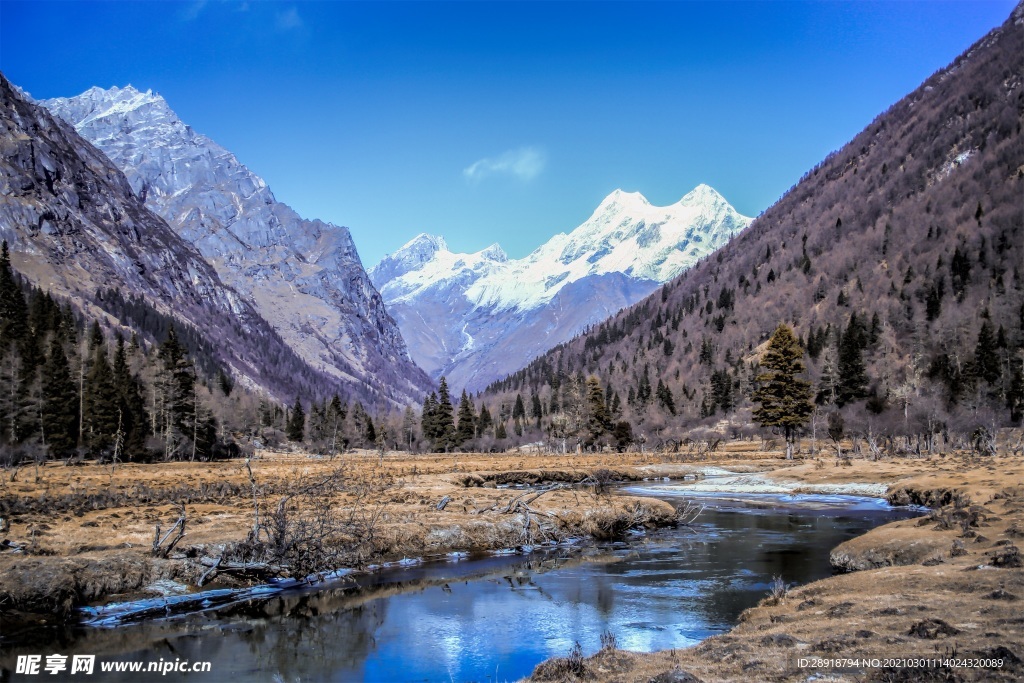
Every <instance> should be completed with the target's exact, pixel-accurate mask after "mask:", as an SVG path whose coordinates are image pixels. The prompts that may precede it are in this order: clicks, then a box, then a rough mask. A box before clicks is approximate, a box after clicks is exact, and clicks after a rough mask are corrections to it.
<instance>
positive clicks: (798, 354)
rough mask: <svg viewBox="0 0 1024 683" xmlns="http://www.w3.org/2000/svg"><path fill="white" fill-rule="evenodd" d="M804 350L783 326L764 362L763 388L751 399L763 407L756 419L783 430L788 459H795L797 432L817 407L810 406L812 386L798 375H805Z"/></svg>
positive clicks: (758, 408) (769, 344) (776, 334)
mask: <svg viewBox="0 0 1024 683" xmlns="http://www.w3.org/2000/svg"><path fill="white" fill-rule="evenodd" d="M803 355H804V350H803V349H802V348H801V347H800V344H799V342H798V341H797V340H796V337H795V336H794V335H793V330H792V329H790V328H789V326H787V325H785V324H780V325H779V327H778V329H776V330H775V334H773V335H772V338H771V341H769V343H768V350H767V351H765V354H764V358H762V359H761V367H762V372H761V373H760V374H758V376H757V381H758V382H759V383H760V386H759V387H758V388H757V390H756V391H754V394H753V396H752V398H753V400H754V401H757V402H758V403H760V406H758V407H757V408H755V409H754V412H753V418H754V420H755V421H757V423H758V424H760V425H761V426H763V427H772V428H775V429H782V430H783V433H784V434H785V437H786V458H787V459H791V458H792V457H793V440H794V438H795V436H796V431H797V429H799V428H800V427H801V426H802V425H804V424H805V423H806V422H807V420H808V418H809V417H810V416H811V413H812V412H813V410H814V406H812V405H811V400H810V399H811V384H810V382H808V381H807V380H804V379H801V378H800V377H798V376H797V375H800V374H801V373H803V372H804V362H803Z"/></svg>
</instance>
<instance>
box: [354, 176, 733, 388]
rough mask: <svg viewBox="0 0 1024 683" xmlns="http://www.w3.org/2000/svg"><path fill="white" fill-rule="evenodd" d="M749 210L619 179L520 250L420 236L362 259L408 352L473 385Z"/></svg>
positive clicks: (631, 299) (707, 241) (673, 264)
mask: <svg viewBox="0 0 1024 683" xmlns="http://www.w3.org/2000/svg"><path fill="white" fill-rule="evenodd" d="M750 221H751V219H750V218H747V217H745V216H741V215H740V214H739V213H737V212H736V210H735V209H733V208H732V206H730V205H729V203H728V202H727V201H726V200H725V199H724V198H723V197H722V196H721V195H720V194H718V192H716V191H715V190H714V189H712V188H710V187H708V186H707V185H699V186H698V187H696V188H695V189H694V190H693V191H691V192H689V193H688V194H687V195H686V196H684V197H683V198H682V199H681V200H679V201H678V202H676V203H675V204H672V205H670V206H654V205H652V204H651V203H650V202H648V201H647V199H646V198H644V196H643V195H641V194H640V193H638V192H623V191H622V190H616V191H615V192H613V193H611V194H610V195H608V197H606V198H605V200H604V201H602V202H601V204H600V205H599V206H598V207H597V209H596V210H595V211H594V213H593V215H592V216H591V217H590V218H589V219H588V220H587V221H586V222H584V223H583V224H582V225H580V226H579V227H577V228H576V229H575V230H573V231H572V232H570V233H568V234H565V233H560V234H558V235H555V236H554V237H552V238H551V239H550V240H549V241H548V242H546V243H545V244H543V245H541V246H540V247H538V248H537V249H536V250H535V251H533V252H532V253H531V254H529V255H528V256H526V257H525V258H523V259H518V260H510V259H509V258H508V257H507V256H506V255H505V252H503V251H502V250H501V247H499V246H498V245H497V244H494V245H491V246H490V247H488V248H486V249H484V250H482V251H479V252H477V253H474V254H457V253H452V252H451V251H450V250H449V249H448V246H447V244H446V243H445V241H444V239H443V238H441V237H434V236H431V235H419V236H417V237H416V238H414V239H413V240H412V241H410V242H409V243H408V244H406V245H405V246H403V247H402V248H401V249H399V250H398V251H396V252H395V253H394V254H390V255H388V256H385V257H384V258H383V259H382V260H381V262H380V263H378V264H377V265H376V266H374V267H373V268H371V269H370V278H371V279H372V280H373V282H374V284H375V285H376V286H377V288H378V289H379V290H380V292H381V295H382V296H383V297H384V301H385V302H386V304H387V306H388V310H389V311H390V312H391V314H392V315H393V316H394V317H395V319H396V320H397V321H398V324H399V327H400V328H401V329H402V334H403V335H404V337H405V339H406V341H407V343H408V344H409V349H410V353H411V354H412V357H413V359H414V360H416V362H417V363H418V364H419V365H420V367H422V368H423V369H425V370H426V371H427V372H428V373H430V374H431V375H432V376H433V377H435V378H437V377H440V376H441V375H446V376H447V377H448V380H449V383H450V384H451V385H452V386H453V387H456V388H461V387H465V388H467V389H469V390H479V389H482V388H483V387H485V386H486V385H487V384H489V383H490V382H492V381H493V380H495V379H498V378H500V377H502V376H504V375H505V374H507V373H509V372H512V371H515V370H517V369H519V368H520V367H522V366H523V365H525V364H526V363H527V362H528V361H529V360H530V359H532V358H533V357H535V356H536V355H538V354H539V353H542V352H544V351H546V350H547V349H549V348H551V347H552V346H555V345H556V344H559V343H561V342H564V341H566V340H568V339H570V338H572V337H573V336H575V335H576V334H578V333H579V332H581V331H582V330H583V329H585V328H586V327H587V326H588V325H592V324H594V323H596V322H598V321H600V320H603V319H605V318H607V317H608V316H609V315H611V314H613V313H615V312H616V311H618V310H619V309H621V308H623V307H625V306H628V305H630V304H633V303H635V302H637V301H639V300H640V299H642V298H643V297H645V296H647V295H648V294H650V293H651V292H652V291H654V289H655V288H656V287H658V286H659V285H660V284H661V283H664V282H667V281H668V280H671V279H672V278H673V277H675V276H676V275H678V274H679V273H681V272H682V271H683V270H685V269H687V268H689V267H690V266H692V265H693V264H695V263H696V262H697V261H698V260H699V259H700V258H702V257H704V256H707V255H708V254H710V253H711V252H713V251H715V250H716V249H718V248H719V247H721V246H722V245H724V244H725V243H726V242H728V240H729V239H730V238H731V237H732V236H733V235H734V234H736V233H737V232H739V231H740V230H742V229H743V228H745V227H746V226H747V225H748V224H749V223H750Z"/></svg>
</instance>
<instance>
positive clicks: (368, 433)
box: [363, 415, 383, 447]
mask: <svg viewBox="0 0 1024 683" xmlns="http://www.w3.org/2000/svg"><path fill="white" fill-rule="evenodd" d="M382 429H383V427H382ZM382 433H383V432H382ZM363 438H364V439H366V444H367V446H369V447H373V446H375V445H377V428H376V427H374V426H373V418H371V417H370V416H369V415H367V416H366V425H365V426H364V428H363Z"/></svg>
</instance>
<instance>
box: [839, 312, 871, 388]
mask: <svg viewBox="0 0 1024 683" xmlns="http://www.w3.org/2000/svg"><path fill="white" fill-rule="evenodd" d="M866 345H867V331H866V330H865V329H864V325H863V324H862V323H861V322H860V319H859V318H858V317H857V314H856V313H854V314H853V315H851V316H850V324H849V325H847V327H846V332H844V333H843V335H842V337H841V339H840V341H839V377H838V382H837V386H836V405H838V406H840V407H841V406H844V405H846V404H847V403H852V402H853V401H857V400H860V399H862V398H864V397H866V396H867V395H868V374H867V369H866V368H865V367H864V357H863V350H864V347H865V346H866Z"/></svg>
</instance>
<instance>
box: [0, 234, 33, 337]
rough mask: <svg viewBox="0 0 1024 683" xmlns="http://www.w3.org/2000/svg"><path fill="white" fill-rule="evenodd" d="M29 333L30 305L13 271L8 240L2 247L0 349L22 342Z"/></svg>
mask: <svg viewBox="0 0 1024 683" xmlns="http://www.w3.org/2000/svg"><path fill="white" fill-rule="evenodd" d="M27 333H28V305H27V304H26V303H25V295H24V294H22V291H21V287H20V286H19V285H18V281H17V279H16V278H15V276H14V271H13V270H12V269H11V256H10V253H9V252H8V250H7V240H4V241H3V244H2V245H0V347H7V346H9V345H11V344H13V343H16V342H19V341H21V340H22V339H23V338H24V337H25V335H26V334H27Z"/></svg>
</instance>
